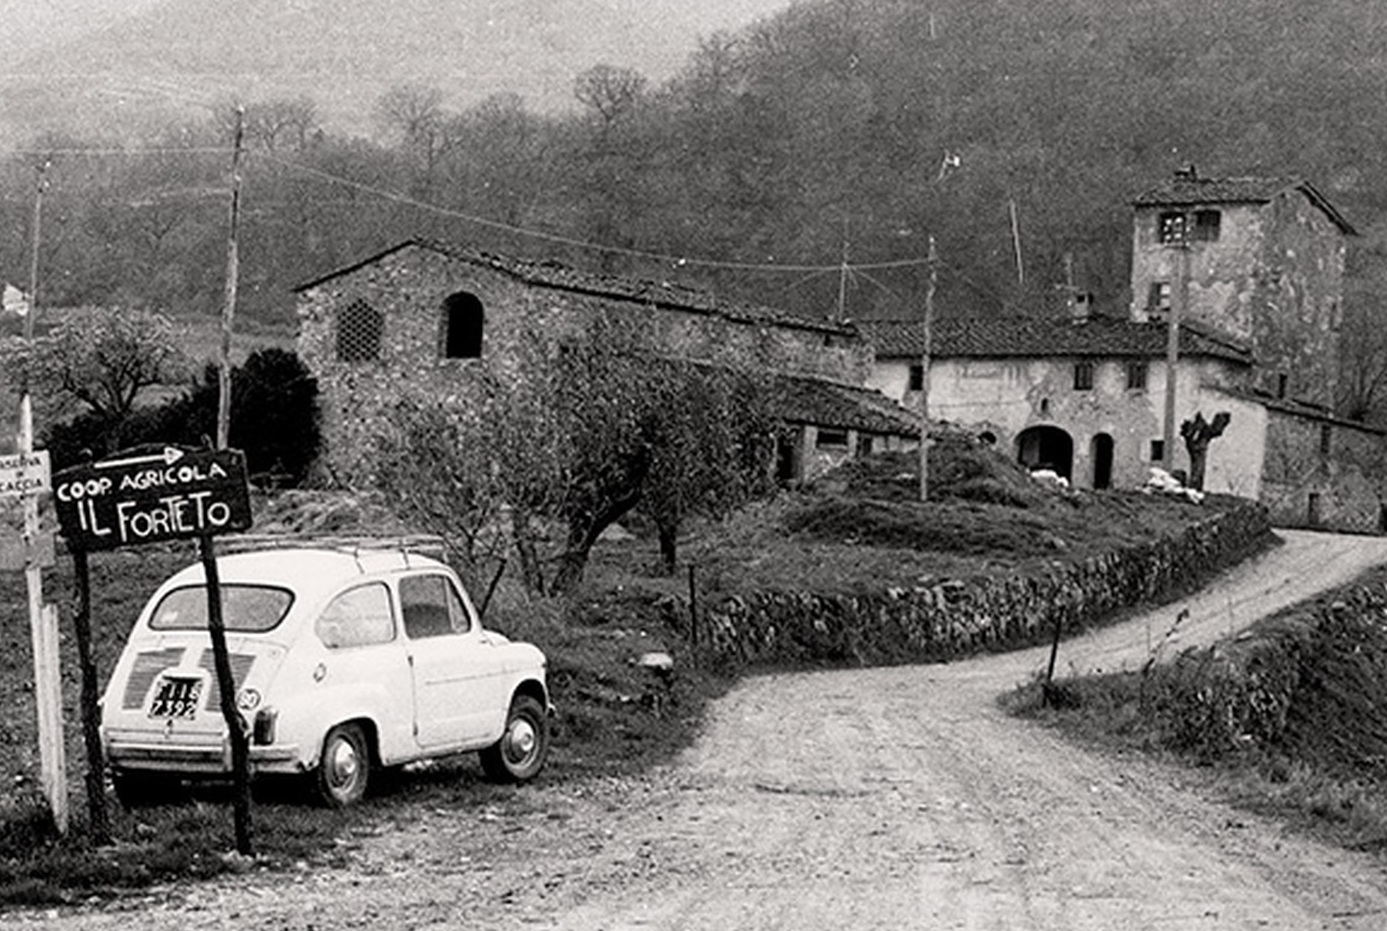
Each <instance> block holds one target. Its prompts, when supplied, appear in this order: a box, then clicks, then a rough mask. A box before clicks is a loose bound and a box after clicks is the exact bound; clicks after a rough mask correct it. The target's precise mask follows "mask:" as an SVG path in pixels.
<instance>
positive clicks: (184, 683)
mask: <svg viewBox="0 0 1387 931" xmlns="http://www.w3.org/2000/svg"><path fill="white" fill-rule="evenodd" d="M201 697H202V680H201V679H191V678H183V677H168V678H165V679H161V680H159V688H158V689H157V690H156V691H155V692H154V700H153V701H152V702H150V703H149V716H150V717H151V718H191V717H194V716H195V715H196V714H197V702H198V699H199V698H201Z"/></svg>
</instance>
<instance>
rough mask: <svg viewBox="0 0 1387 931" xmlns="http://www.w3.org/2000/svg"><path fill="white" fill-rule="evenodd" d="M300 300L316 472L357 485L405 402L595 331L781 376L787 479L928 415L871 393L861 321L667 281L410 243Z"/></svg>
mask: <svg viewBox="0 0 1387 931" xmlns="http://www.w3.org/2000/svg"><path fill="white" fill-rule="evenodd" d="M296 290H297V293H298V302H297V312H298V323H299V331H298V346H297V348H298V353H299V356H300V358H302V359H303V361H304V363H305V364H306V365H307V366H308V368H309V370H310V371H311V372H312V373H313V374H314V376H315V377H316V378H317V380H318V385H319V390H320V397H321V405H322V411H321V413H322V424H323V432H324V441H325V452H324V454H323V458H322V462H321V466H322V467H323V469H324V470H325V471H326V472H327V473H328V474H329V475H330V476H332V477H333V478H334V479H336V480H337V481H339V482H341V483H343V484H346V485H348V486H357V487H362V486H366V485H369V484H370V481H371V478H372V475H373V465H372V455H373V452H374V448H375V441H376V438H377V437H378V436H379V434H380V432H381V429H382V424H383V422H384V419H385V418H388V417H389V412H390V408H391V407H392V405H394V404H395V403H396V402H397V401H399V400H401V399H403V398H407V397H415V398H433V399H438V400H440V401H442V402H444V403H453V404H458V405H466V404H467V403H468V399H469V397H471V396H473V395H471V392H472V391H474V390H475V389H476V388H477V387H478V377H479V375H480V374H481V373H482V372H483V371H485V370H486V369H487V367H492V371H497V370H498V369H497V368H496V367H500V368H499V371H502V372H505V373H506V377H507V378H513V379H523V378H525V377H526V371H527V368H528V367H529V366H533V365H536V364H542V359H543V357H544V356H545V354H546V353H549V352H551V351H553V350H555V349H556V347H558V346H559V345H560V344H562V343H563V342H565V341H567V340H578V339H586V338H591V334H592V333H593V332H594V328H593V326H592V325H593V324H594V323H595V322H599V321H600V322H601V323H602V324H603V325H604V326H605V327H607V330H606V332H618V333H620V334H622V336H623V338H624V339H627V340H629V341H632V342H633V343H634V344H635V345H639V346H642V347H643V348H645V349H648V350H649V351H651V352H653V353H656V354H659V355H664V356H669V357H672V358H679V359H683V360H689V361H694V362H706V363H709V364H717V365H723V366H729V367H740V368H744V369H754V370H756V371H759V372H763V373H771V374H772V375H773V376H774V390H775V402H774V403H775V410H776V412H777V414H778V416H779V417H780V418H781V420H782V421H783V422H784V424H785V427H786V429H785V431H784V435H783V437H782V440H781V448H780V450H779V455H778V462H777V468H778V471H779V474H780V476H781V477H782V478H786V479H794V478H802V477H805V476H812V475H815V474H818V473H819V472H821V471H823V470H825V469H827V468H829V467H831V466H832V465H834V464H836V463H837V462H839V461H841V460H843V459H845V458H847V457H848V456H850V455H853V454H854V453H856V452H860V451H863V450H870V449H893V448H901V447H904V446H907V445H913V444H915V443H917V442H918V437H919V426H918V418H917V417H916V416H915V415H913V414H912V413H911V412H909V411H906V410H902V409H901V408H900V406H899V405H897V404H896V403H895V402H893V401H890V400H889V399H887V398H886V397H884V396H883V395H881V394H880V393H879V392H877V391H875V390H872V389H868V388H865V387H863V386H864V384H865V383H866V381H867V379H868V375H869V373H870V370H871V366H872V363H873V359H872V353H871V349H870V347H868V346H867V345H866V344H865V343H864V342H863V341H862V339H861V336H860V335H859V334H858V332H857V331H856V330H855V329H853V328H852V327H850V326H845V325H842V324H838V323H831V322H827V321H823V320H807V319H803V318H799V317H795V316H792V315H790V314H786V313H783V312H780V311H776V310H772V309H770V308H766V307H758V306H751V305H746V304H733V303H730V302H723V301H719V300H717V299H716V298H715V297H714V296H712V295H710V294H708V293H706V292H703V291H696V290H692V289H689V288H685V287H681V286H679V285H677V284H673V283H671V282H668V281H661V282H656V281H644V280H636V279H631V278H623V277H617V276H611V275H602V274H596V273H591V272H587V271H581V270H578V269H574V268H570V267H567V266H564V265H560V264H557V263H554V262H534V261H526V260H521V259H516V258H508V257H505V256H500V255H494V254H490V253H486V252H481V251H478V250H475V249H472V248H468V247H465V246H459V245H453V244H448V243H440V242H435V241H425V240H410V241H407V242H403V243H400V244H399V245H396V246H394V247H393V248H390V249H387V250H385V251H384V252H381V253H379V254H376V255H373V256H370V257H369V258H366V259H364V260H362V261H360V262H358V263H356V264H354V265H352V266H350V267H347V268H342V269H339V270H337V271H334V272H332V273H330V274H328V275H325V276H323V277H321V278H318V279H316V280H313V281H310V282H308V283H306V284H304V285H301V286H300V287H299V288H297V289H296ZM628 344H629V343H628ZM536 346H538V352H537V351H536Z"/></svg>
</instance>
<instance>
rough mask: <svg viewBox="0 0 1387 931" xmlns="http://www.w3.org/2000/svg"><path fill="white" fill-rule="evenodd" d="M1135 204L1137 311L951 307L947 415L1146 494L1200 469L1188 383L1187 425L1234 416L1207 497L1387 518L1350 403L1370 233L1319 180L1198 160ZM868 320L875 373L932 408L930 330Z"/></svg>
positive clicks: (1295, 513) (1040, 456)
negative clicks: (1343, 338)
mask: <svg viewBox="0 0 1387 931" xmlns="http://www.w3.org/2000/svg"><path fill="white" fill-rule="evenodd" d="M1133 208H1134V210H1133V227H1132V274H1131V293H1132V300H1131V303H1130V304H1128V305H1126V306H1124V307H1121V308H1120V309H1119V311H1118V312H1117V313H1115V314H1111V315H1099V314H1094V313H1091V312H1090V306H1089V304H1088V303H1086V302H1082V301H1073V302H1071V305H1070V309H1069V312H1068V314H1067V315H1066V316H1065V317H1063V318H1059V319H1053V318H1045V317H1043V316H1042V315H1039V314H1037V315H1031V316H1026V317H1018V318H1014V319H996V318H992V319H986V318H978V317H972V316H969V315H967V314H955V315H946V319H944V320H941V321H938V323H937V324H936V326H935V327H934V332H933V334H932V335H933V339H932V346H931V347H930V349H931V356H932V363H931V366H930V372H929V389H930V390H929V398H930V410H931V414H932V416H933V417H935V418H938V419H944V420H949V421H954V422H957V423H960V424H963V425H967V426H969V427H971V428H972V429H974V430H975V431H976V432H978V433H979V434H982V435H986V436H988V437H991V438H993V439H995V440H996V441H997V443H998V444H999V446H1000V447H1001V448H1002V449H1005V450H1007V451H1008V452H1009V453H1010V454H1012V455H1013V456H1015V458H1016V459H1017V460H1018V461H1020V462H1021V463H1023V464H1025V465H1027V466H1029V467H1031V468H1047V469H1053V470H1054V471H1056V472H1058V473H1059V474H1061V475H1063V476H1064V477H1066V478H1068V479H1069V480H1070V481H1071V482H1073V483H1074V484H1075V485H1076V486H1078V487H1083V488H1107V487H1134V486H1137V485H1140V484H1141V483H1142V482H1144V481H1145V479H1146V478H1147V476H1148V475H1149V471H1150V469H1151V467H1152V466H1157V465H1162V464H1165V463H1166V462H1167V461H1169V462H1170V463H1171V464H1172V468H1174V469H1176V470H1179V471H1187V470H1188V469H1189V466H1190V462H1189V457H1188V455H1187V453H1186V450H1185V448H1184V444H1183V442H1182V441H1181V440H1180V439H1179V437H1178V436H1177V437H1176V438H1175V445H1174V448H1173V449H1172V450H1169V451H1167V450H1166V449H1165V443H1166V438H1165V430H1164V427H1165V424H1164V421H1165V408H1166V398H1167V387H1168V385H1169V384H1170V379H1171V378H1172V377H1173V378H1174V384H1173V386H1171V387H1172V391H1171V395H1172V396H1173V397H1174V400H1175V403H1174V417H1175V424H1176V425H1177V426H1178V425H1179V424H1180V423H1182V422H1184V421H1186V420H1191V419H1193V418H1194V417H1195V416H1196V415H1197V414H1202V415H1203V416H1204V418H1205V419H1206V420H1209V419H1212V418H1213V416H1214V415H1215V414H1217V413H1218V412H1220V411H1226V412H1228V413H1229V414H1230V415H1231V420H1230V422H1229V425H1228V428H1227V431H1226V433H1225V434H1224V435H1223V436H1221V437H1219V438H1218V439H1216V440H1214V441H1213V443H1212V445H1211V446H1210V447H1209V454H1208V462H1207V474H1206V480H1205V487H1206V489H1207V490H1210V491H1216V492H1226V493H1230V494H1238V495H1243V496H1246V497H1251V498H1257V499H1260V500H1262V501H1263V502H1265V503H1266V504H1267V505H1268V507H1269V508H1270V509H1271V511H1272V514H1273V517H1274V519H1275V520H1277V521H1278V522H1280V523H1282V524H1286V525H1307V526H1323V527H1331V528H1338V529H1346V530H1358V531H1381V530H1383V529H1387V523H1385V522H1384V508H1383V500H1384V497H1387V475H1384V438H1383V435H1382V433H1381V431H1378V430H1376V429H1373V428H1371V427H1368V426H1366V425H1364V424H1361V423H1356V422H1352V421H1348V420H1345V419H1343V418H1340V417H1338V416H1336V415H1335V413H1334V409H1333V402H1334V395H1335V386H1336V383H1337V381H1338V370H1339V369H1338V367H1339V326H1340V319H1341V301H1342V293H1343V275H1344V255H1345V250H1346V239H1347V237H1349V236H1352V235H1354V230H1353V228H1352V226H1350V224H1349V223H1348V222H1347V221H1346V220H1345V219H1344V217H1343V216H1342V215H1341V214H1340V213H1339V212H1338V211H1337V210H1336V209H1335V208H1334V207H1333V206H1332V205H1331V204H1330V203H1329V202H1328V200H1326V198H1325V197H1324V196H1323V195H1321V194H1320V193H1319V192H1318V191H1317V190H1315V188H1314V187H1312V186H1311V185H1310V184H1308V183H1307V182H1305V181H1303V180H1299V179H1293V178H1292V179H1286V178H1280V179H1264V178H1204V177H1200V176H1199V175H1198V174H1197V173H1196V172H1195V171H1194V169H1185V170H1183V171H1180V172H1177V173H1176V174H1175V176H1174V177H1172V178H1170V179H1168V180H1166V181H1164V182H1162V183H1160V184H1158V185H1156V186H1154V187H1152V188H1151V189H1149V190H1147V191H1144V192H1142V193H1141V194H1139V195H1138V196H1137V197H1136V198H1135V199H1134V201H1133ZM1172 314H1174V315H1175V319H1176V322H1178V326H1177V327H1176V332H1177V334H1178V338H1177V346H1178V357H1177V359H1176V363H1175V366H1174V370H1173V372H1172V371H1171V369H1170V367H1169V366H1168V365H1167V347H1168V340H1169V336H1170V324H1171V322H1172V319H1171V315H1172ZM862 328H863V331H864V333H865V335H866V337H867V339H868V342H870V343H872V344H873V346H874V347H875V350H876V351H875V360H876V361H875V366H874V370H873V374H872V376H871V378H870V379H869V380H868V384H869V385H871V386H873V387H876V388H878V389H879V390H881V391H882V392H883V393H884V394H886V395H888V396H889V397H892V398H895V399H898V400H900V401H901V402H902V403H903V404H904V405H905V406H908V407H909V406H913V405H918V398H919V390H920V388H921V386H922V384H923V366H922V364H921V357H922V352H923V350H924V348H925V347H924V344H923V332H922V328H921V325H920V324H919V323H918V322H912V321H890V322H877V323H864V324H862ZM1167 452H1169V453H1170V457H1169V459H1167Z"/></svg>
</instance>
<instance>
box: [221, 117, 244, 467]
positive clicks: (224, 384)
mask: <svg viewBox="0 0 1387 931" xmlns="http://www.w3.org/2000/svg"><path fill="white" fill-rule="evenodd" d="M245 118H246V111H245V108H243V107H237V108H236V137H235V142H234V147H233V149H232V153H231V217H230V223H229V230H228V233H227V239H226V293H225V300H224V302H223V305H222V340H221V353H220V356H219V359H218V364H217V449H226V447H227V444H228V442H229V438H230V434H231V331H232V322H233V320H234V319H235V317H236V279H237V277H238V275H239V274H240V260H239V257H238V254H237V237H238V235H239V233H240V226H241V144H242V139H243V137H244V134H245Z"/></svg>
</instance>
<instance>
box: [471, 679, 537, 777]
mask: <svg viewBox="0 0 1387 931" xmlns="http://www.w3.org/2000/svg"><path fill="white" fill-rule="evenodd" d="M479 756H480V758H481V763H482V770H483V772H485V773H486V775H487V778H489V779H491V780H492V781H493V782H527V781H528V780H530V779H533V778H534V777H535V776H536V775H538V774H539V771H540V770H541V769H543V768H544V761H545V759H546V758H547V757H548V756H549V715H548V714H547V713H546V712H545V710H544V706H543V705H542V704H540V703H539V702H538V701H536V700H535V699H534V698H531V697H530V696H529V695H517V696H516V697H515V698H514V700H512V701H511V706H510V711H509V712H508V713H507V714H506V729H505V730H504V731H503V732H502V733H501V739H500V740H498V741H496V743H494V744H492V745H491V746H489V747H486V748H485V749H483V750H482V751H481V753H480V754H479Z"/></svg>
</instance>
